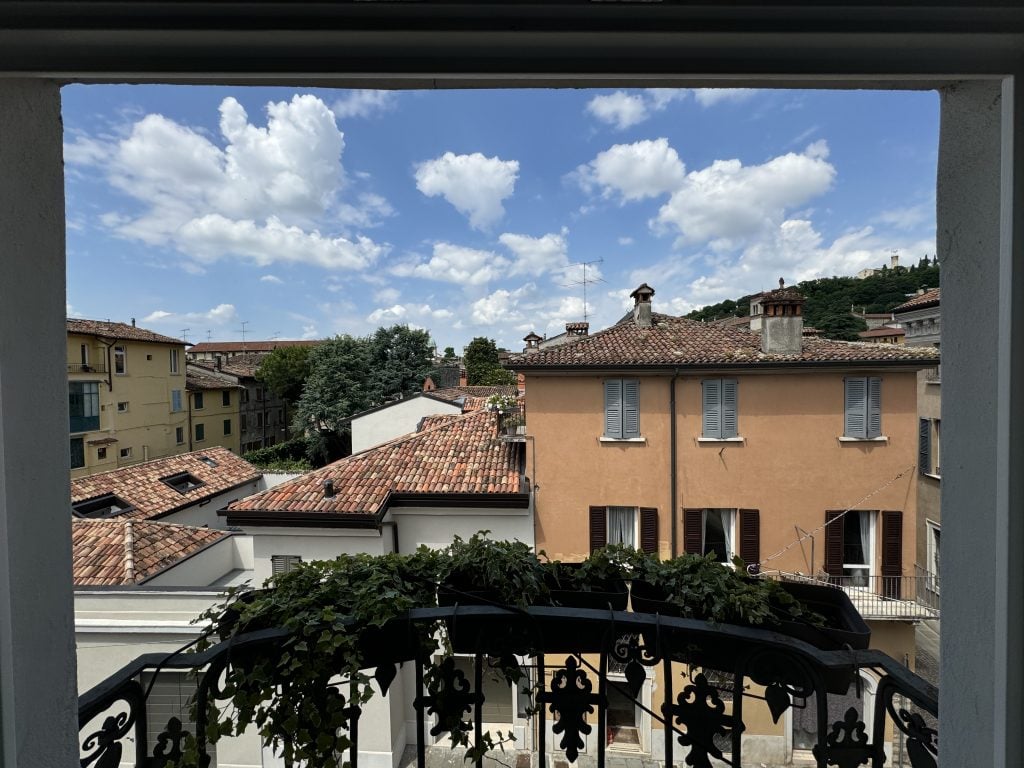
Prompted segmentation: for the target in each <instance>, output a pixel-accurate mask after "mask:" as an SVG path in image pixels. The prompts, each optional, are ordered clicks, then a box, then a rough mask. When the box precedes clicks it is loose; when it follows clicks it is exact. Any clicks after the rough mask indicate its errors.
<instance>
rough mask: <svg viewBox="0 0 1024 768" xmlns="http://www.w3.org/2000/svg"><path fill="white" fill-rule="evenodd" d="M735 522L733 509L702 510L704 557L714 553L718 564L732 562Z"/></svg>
mask: <svg viewBox="0 0 1024 768" xmlns="http://www.w3.org/2000/svg"><path fill="white" fill-rule="evenodd" d="M735 521H736V510H735V509H705V510H704V546H703V552H704V554H705V555H708V554H711V553H712V552H714V554H715V559H716V560H718V562H720V563H731V562H732V558H733V555H735V554H736V545H735V541H736V538H735Z"/></svg>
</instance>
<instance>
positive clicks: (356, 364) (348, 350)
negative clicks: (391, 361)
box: [294, 334, 373, 464]
mask: <svg viewBox="0 0 1024 768" xmlns="http://www.w3.org/2000/svg"><path fill="white" fill-rule="evenodd" d="M369 351H370V350H369V344H368V343H367V340H366V339H358V338H354V337H352V336H349V335H347V334H345V335H343V336H335V337H334V338H333V339H328V340H327V341H325V342H324V343H322V344H319V345H318V346H316V347H314V348H313V349H312V350H311V351H310V353H309V376H308V377H307V378H306V386H305V387H304V388H303V390H302V396H301V397H300V398H299V401H298V404H297V405H296V407H295V420H294V428H295V429H296V431H297V432H298V433H299V434H306V435H307V436H308V440H309V449H308V451H309V458H310V460H311V461H312V462H313V463H314V464H318V463H321V462H322V463H326V462H328V461H333V460H334V459H337V458H340V456H339V455H338V454H339V453H340V454H341V455H344V453H343V451H344V443H343V437H342V433H343V432H344V433H347V432H348V427H347V425H345V424H343V423H342V422H343V421H344V420H345V419H346V418H348V417H349V416H351V415H352V414H354V413H358V412H359V411H363V410H366V409H367V408H369V407H370V406H371V405H372V404H373V403H372V400H371V396H370V391H371V384H370V370H371V361H370V354H369Z"/></svg>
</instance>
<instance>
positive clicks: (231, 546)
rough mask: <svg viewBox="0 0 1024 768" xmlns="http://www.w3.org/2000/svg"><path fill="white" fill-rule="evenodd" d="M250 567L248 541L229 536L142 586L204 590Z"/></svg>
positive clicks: (250, 548)
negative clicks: (197, 588)
mask: <svg viewBox="0 0 1024 768" xmlns="http://www.w3.org/2000/svg"><path fill="white" fill-rule="evenodd" d="M252 565H253V553H252V539H251V538H250V537H249V536H243V535H241V534H232V535H230V536H227V537H225V538H223V539H221V540H220V541H218V542H217V543H215V544H213V545H211V546H209V547H207V548H206V549H203V550H200V551H199V552H197V553H196V554H194V555H192V556H191V557H189V558H187V559H185V560H181V561H179V562H177V563H175V564H174V566H173V567H172V568H168V569H167V570H165V571H162V572H160V573H158V574H157V575H156V576H154V577H152V578H150V579H148V580H147V581H146V582H145V586H146V587H161V586H170V587H207V586H209V585H211V584H216V583H218V582H219V581H220V580H221V579H223V578H224V577H225V575H227V574H230V573H232V572H234V571H244V570H249V571H251V570H252Z"/></svg>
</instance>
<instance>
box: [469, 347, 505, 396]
mask: <svg viewBox="0 0 1024 768" xmlns="http://www.w3.org/2000/svg"><path fill="white" fill-rule="evenodd" d="M462 360H463V363H464V364H465V366H466V382H467V383H468V384H469V385H470V386H477V385H486V384H488V383H489V382H488V380H489V379H491V378H493V377H494V376H495V371H498V372H502V371H501V366H500V365H499V364H498V346H497V345H496V344H495V343H494V339H488V338H487V337H486V336H477V337H476V338H475V339H473V340H472V341H471V342H469V344H467V345H466V348H465V350H463V353H462ZM505 373H507V371H505Z"/></svg>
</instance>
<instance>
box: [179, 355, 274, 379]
mask: <svg viewBox="0 0 1024 768" xmlns="http://www.w3.org/2000/svg"><path fill="white" fill-rule="evenodd" d="M191 351H192V350H191V349H190V350H189V352H191ZM264 357H266V355H264V354H257V353H254V352H248V353H246V354H244V355H235V356H233V357H227V358H224V359H222V360H221V366H220V368H217V363H216V361H214V360H189V363H188V364H189V366H190V367H191V366H198V367H199V368H205V369H206V370H208V371H219V372H223V373H228V374H231V375H232V376H242V377H247V378H252V377H254V376H255V375H256V371H258V370H259V367H260V363H261V362H263V358H264Z"/></svg>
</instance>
